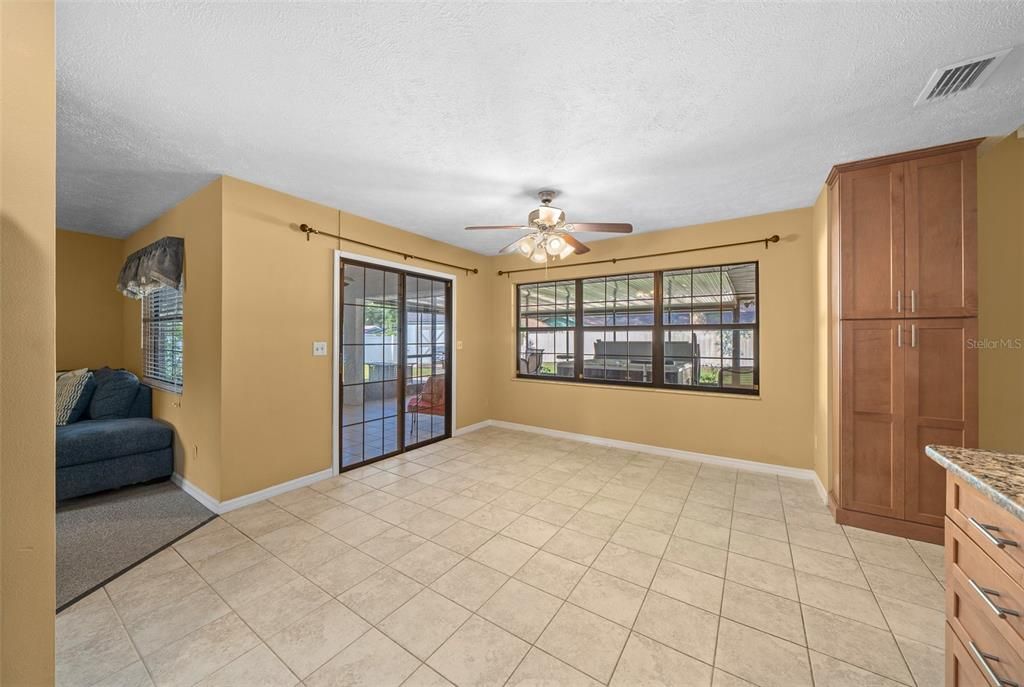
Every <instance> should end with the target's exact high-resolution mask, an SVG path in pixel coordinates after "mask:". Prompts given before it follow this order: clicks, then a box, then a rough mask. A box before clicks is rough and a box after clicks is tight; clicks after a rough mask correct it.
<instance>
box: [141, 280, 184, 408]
mask: <svg viewBox="0 0 1024 687" xmlns="http://www.w3.org/2000/svg"><path fill="white" fill-rule="evenodd" d="M164 289H170V290H172V291H177V292H178V298H179V299H180V301H181V307H180V314H179V315H174V316H165V317H147V312H146V311H147V301H148V299H149V298H151V297H152V296H153V295H154V294H155V293H157V292H158V291H163V290H164ZM140 309H141V318H140V319H141V323H140V324H141V327H140V329H141V332H140V333H141V338H142V341H141V346H140V348H141V350H142V381H143V382H145V383H146V384H148V385H149V386H152V387H155V388H158V389H162V390H164V391H169V392H171V393H175V394H181V393H182V391H183V390H184V387H185V289H184V285H182V286H179V287H178V288H174V287H173V286H161V287H159V288H158V289H154V290H153V291H149V292H146V293H144V294H143V295H142V298H141V299H140ZM153 322H157V323H166V322H171V323H173V322H179V323H180V324H181V366H180V367H181V369H180V371H179V372H180V376H179V377H178V378H177V379H163V378H160V377H152V376H150V375H149V374H148V373H149V371H150V368H151V366H150V364H149V361H150V356H151V355H152V356H154V357H155V356H157V355H158V354H159V353H158V351H155V350H153V349H152V347H150V346H149V341H150V339H151V337H150V336H149V335H148V331H149V325H150V324H151V323H153ZM159 350H163V347H161V348H160V349H159Z"/></svg>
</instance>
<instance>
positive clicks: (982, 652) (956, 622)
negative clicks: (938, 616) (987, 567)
mask: <svg viewBox="0 0 1024 687" xmlns="http://www.w3.org/2000/svg"><path fill="white" fill-rule="evenodd" d="M947 584H948V585H949V587H950V591H947V597H946V598H947V608H946V620H947V622H948V623H949V625H950V626H951V627H952V628H953V631H954V632H956V635H957V637H959V638H960V641H961V642H963V644H964V646H965V647H966V648H967V650H968V653H970V654H972V655H974V653H975V652H979V653H978V655H977V656H974V658H975V660H976V661H977V662H978V663H979V667H980V668H982V670H983V671H984V670H986V665H984V664H982V661H981V660H980V658H979V656H987V657H988V658H987V669H988V670H991V671H992V672H993V673H995V674H996V675H998V676H999V678H1000V679H1001V680H1002V681H1003V684H1004V685H1005V684H1007V683H1009V684H1013V683H1017V684H1020V685H1024V657H1022V656H1021V655H1020V653H1018V652H1017V651H1016V650H1015V649H1014V648H1013V647H1012V646H1011V645H1010V643H1009V642H1007V641H1006V639H1005V638H1004V637H1003V636H1002V634H1000V632H999V631H998V630H997V629H996V627H995V625H994V623H993V622H992V618H993V615H992V613H991V612H990V611H989V609H988V608H987V606H986V605H984V604H983V603H982V601H981V600H980V599H979V598H978V595H977V594H975V593H974V592H973V591H972V590H970V589H968V588H967V587H965V586H964V585H962V584H961V583H960V582H959V580H958V579H957V578H956V577H954V578H953V579H951V580H947ZM950 595H951V596H950ZM982 684H983V683H982ZM996 684H997V683H993V687H995V685H996Z"/></svg>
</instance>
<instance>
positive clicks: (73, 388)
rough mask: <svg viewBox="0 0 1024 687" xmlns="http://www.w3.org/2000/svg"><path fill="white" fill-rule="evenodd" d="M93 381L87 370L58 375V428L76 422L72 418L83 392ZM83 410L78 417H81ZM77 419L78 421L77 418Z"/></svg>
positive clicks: (56, 408)
mask: <svg viewBox="0 0 1024 687" xmlns="http://www.w3.org/2000/svg"><path fill="white" fill-rule="evenodd" d="M91 379H92V373H91V372H89V370H88V369H87V368H82V369H81V370H71V371H70V372H64V373H63V374H59V375H57V396H56V407H55V411H56V417H57V426H58V427H60V426H63V425H66V424H68V423H69V422H74V420H72V419H71V416H72V414H73V412H74V410H75V406H76V405H77V404H78V400H79V398H81V396H82V392H83V390H84V389H85V387H86V385H87V384H88V382H89V380H91ZM81 414H82V413H81V410H80V411H79V413H78V415H79V416H81ZM75 419H78V418H77V417H76V418H75Z"/></svg>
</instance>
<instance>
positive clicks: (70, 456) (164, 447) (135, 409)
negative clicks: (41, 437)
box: [57, 384, 174, 501]
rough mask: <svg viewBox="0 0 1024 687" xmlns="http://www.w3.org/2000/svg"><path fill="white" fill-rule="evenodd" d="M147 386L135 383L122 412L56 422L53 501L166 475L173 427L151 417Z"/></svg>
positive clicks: (169, 467)
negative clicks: (121, 414)
mask: <svg viewBox="0 0 1024 687" xmlns="http://www.w3.org/2000/svg"><path fill="white" fill-rule="evenodd" d="M152 401H153V396H152V389H151V388H150V387H148V386H146V385H145V384H139V385H138V392H137V393H136V395H135V399H134V400H133V401H132V403H131V406H130V407H129V409H128V412H127V415H125V416H124V417H118V418H115V419H105V420H93V419H90V418H89V416H88V413H86V414H85V416H83V418H82V419H80V420H79V421H77V422H73V423H71V424H68V425H64V426H63V427H57V500H58V501H60V500H63V499H70V498H74V497H76V496H84V495H86V494H92V493H95V492H98V491H104V490H106V489H117V488H118V487H124V486H128V485H130V484H138V483H140V482H149V481H151V480H155V479H160V478H167V477H170V476H171V473H172V472H173V471H174V455H173V450H172V444H173V443H174V430H173V429H172V428H171V427H170V425H167V424H165V423H163V422H160V421H159V420H154V419H152V416H153V406H152Z"/></svg>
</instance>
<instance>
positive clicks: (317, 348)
mask: <svg viewBox="0 0 1024 687" xmlns="http://www.w3.org/2000/svg"><path fill="white" fill-rule="evenodd" d="M313 355H315V356H324V355H327V342H326V341H314V342H313Z"/></svg>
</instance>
